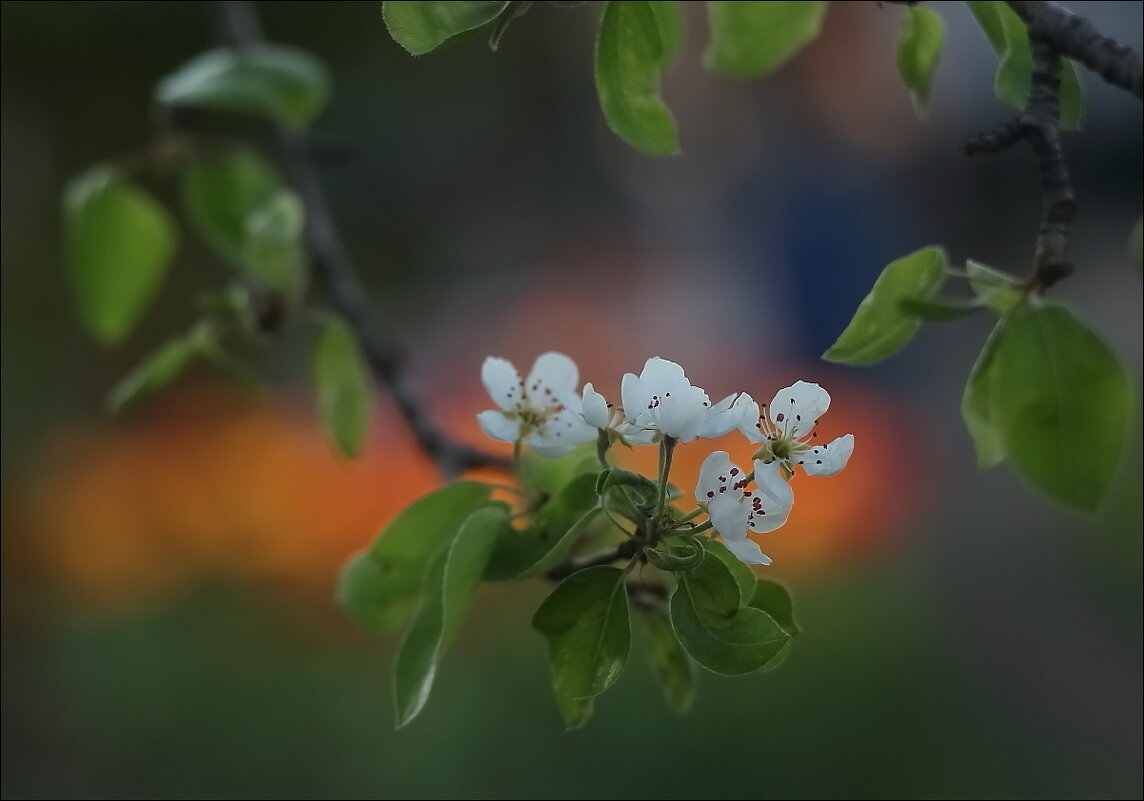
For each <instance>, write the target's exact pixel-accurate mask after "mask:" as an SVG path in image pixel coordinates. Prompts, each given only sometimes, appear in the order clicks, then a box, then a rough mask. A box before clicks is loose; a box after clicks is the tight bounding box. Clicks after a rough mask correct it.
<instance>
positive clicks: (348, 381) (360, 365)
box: [314, 317, 373, 458]
mask: <svg viewBox="0 0 1144 801" xmlns="http://www.w3.org/2000/svg"><path fill="white" fill-rule="evenodd" d="M314 382H315V386H316V389H317V395H318V414H319V415H320V417H321V418H322V424H323V425H325V427H326V431H327V433H329V435H330V439H331V440H333V442H334V444H335V445H337V446H338V450H339V451H341V452H342V454H343V455H344V456H348V457H350V458H354V457H356V456H357V455H358V453H359V452H360V451H361V446H362V443H363V442H364V441H365V435H366V432H367V431H368V430H369V407H370V403H371V401H372V400H373V392H372V389H371V385H370V381H369V373H368V372H367V371H366V366H365V363H364V362H363V360H362V355H361V351H360V350H359V349H358V344H357V340H356V339H355V338H354V335H353V333H352V332H351V331H350V329H349V327H348V326H347V325H346V324H345V323H344V322H342V320H341V319H339V318H337V317H331V318H329V320H327V321H326V322H325V323H324V324H323V325H322V330H321V332H320V333H319V334H318V339H317V342H316V343H315V346H314Z"/></svg>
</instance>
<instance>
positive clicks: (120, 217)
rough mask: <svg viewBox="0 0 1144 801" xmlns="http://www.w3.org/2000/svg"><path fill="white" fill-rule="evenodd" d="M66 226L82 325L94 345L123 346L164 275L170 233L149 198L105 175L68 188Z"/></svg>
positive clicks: (97, 173) (98, 172) (92, 174)
mask: <svg viewBox="0 0 1144 801" xmlns="http://www.w3.org/2000/svg"><path fill="white" fill-rule="evenodd" d="M64 223H65V234H66V238H67V256H68V267H69V271H70V277H71V283H72V289H73V290H74V291H75V296H76V301H77V302H78V305H79V312H80V318H81V319H82V320H83V322H84V324H85V325H86V326H87V329H88V331H89V333H90V334H91V335H92V336H93V337H94V338H95V339H96V340H97V341H98V342H100V343H102V344H105V345H109V344H114V343H117V342H121V341H122V340H123V339H124V338H125V337H126V336H127V334H128V333H130V331H131V329H132V328H133V327H134V326H135V323H136V322H138V320H139V317H140V316H141V315H142V314H143V311H144V309H146V308H147V305H148V304H149V303H150V302H151V300H152V299H153V298H154V297H155V293H156V292H157V291H158V289H159V285H160V283H161V282H162V280H163V276H164V275H166V273H167V267H168V265H169V263H170V260H171V256H172V254H173V253H174V250H175V226H174V224H173V223H172V222H171V218H170V216H168V214H167V212H166V211H165V210H164V209H163V207H162V206H160V205H159V204H158V203H156V202H155V201H154V200H153V199H152V198H151V196H150V195H148V194H146V193H145V192H143V191H142V190H141V189H139V188H138V187H136V186H134V185H133V184H131V183H129V182H127V181H126V180H124V179H123V178H122V177H121V176H119V175H117V174H116V173H115V172H114V171H112V170H110V169H108V168H106V167H93V168H92V169H90V170H88V171H87V172H85V173H83V174H82V175H79V176H77V177H76V178H73V179H72V180H71V182H70V183H68V185H67V188H66V189H65V191H64Z"/></svg>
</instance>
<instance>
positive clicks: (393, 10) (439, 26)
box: [381, 0, 509, 56]
mask: <svg viewBox="0 0 1144 801" xmlns="http://www.w3.org/2000/svg"><path fill="white" fill-rule="evenodd" d="M508 5H509V4H508V3H507V2H503V3H499V2H498V3H477V2H435V3H434V2H398V0H386V1H385V2H384V3H382V7H381V13H382V17H383V18H384V19H385V27H386V28H388V29H389V35H390V36H392V37H393V39H394V41H396V42H397V43H398V44H399V45H401V46H402V47H404V48H405V49H406V50H408V51H409V52H410V53H412V54H413V55H415V56H420V55H424V54H425V53H428V52H430V51H432V50H436V49H437V48H438V47H440V46H441V45H443V44H444V43H445V42H447V41H448V40H449V39H452V38H453V37H454V36H456V35H458V34H461V33H464V32H465V31H471V30H474V29H475V28H480V27H481V26H482V25H487V24H488V23H490V22H492V21H493V20H494V19H496V18H497V17H498V16H500V13H501V12H502V11H504V10H505V9H506V8H508Z"/></svg>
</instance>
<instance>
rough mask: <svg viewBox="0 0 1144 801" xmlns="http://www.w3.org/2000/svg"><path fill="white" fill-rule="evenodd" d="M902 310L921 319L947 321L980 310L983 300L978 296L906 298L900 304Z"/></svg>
mask: <svg viewBox="0 0 1144 801" xmlns="http://www.w3.org/2000/svg"><path fill="white" fill-rule="evenodd" d="M898 305H899V306H901V309H902V311H904V312H905V313H906V314H908V315H910V316H911V317H917V318H918V319H919V320H928V321H929V322H931V323H946V322H949V321H950V320H960V319H961V318H962V317H966V316H968V315H970V314H973V313H974V312H975V311H980V310H981V308H982V302H981V300H980V299H977V298H969V299H961V298H934V299H933V300H918V299H917V298H906V299H904V300H902V301H901V302H900V303H899V304H898Z"/></svg>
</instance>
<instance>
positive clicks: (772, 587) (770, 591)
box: [747, 578, 802, 636]
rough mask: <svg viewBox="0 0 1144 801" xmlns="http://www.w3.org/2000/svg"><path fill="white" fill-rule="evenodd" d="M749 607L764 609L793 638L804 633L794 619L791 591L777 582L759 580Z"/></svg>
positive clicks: (748, 602) (748, 603) (749, 601)
mask: <svg viewBox="0 0 1144 801" xmlns="http://www.w3.org/2000/svg"><path fill="white" fill-rule="evenodd" d="M747 606H750V607H753V608H755V609H762V610H763V611H764V612H766V613H767V614H768V615H770V616H771V618H772V619H773V620H774V621H775V622H776V623H778V624H779V625H780V626H782V627H783V631H785V632H786V633H787V634H790V635H791V636H794V635H795V634H798V633H799V632H801V631H802V629H800V628H799V626H798V621H796V620H795V617H794V601H792V600H791V597H790V590H788V589H787V588H786V587H784V586H783V585H782V584H779V583H778V582H777V581H771V580H770V579H763V578H761V579H758V580H757V581H756V582H755V589H754V592H753V593H752V594H751V597H750V599H749V600H748V601H747Z"/></svg>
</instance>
